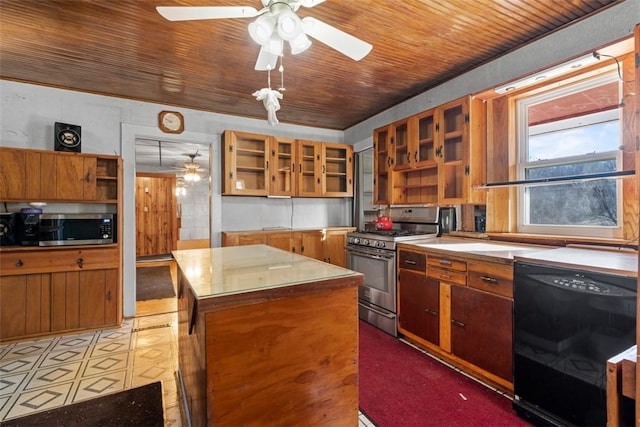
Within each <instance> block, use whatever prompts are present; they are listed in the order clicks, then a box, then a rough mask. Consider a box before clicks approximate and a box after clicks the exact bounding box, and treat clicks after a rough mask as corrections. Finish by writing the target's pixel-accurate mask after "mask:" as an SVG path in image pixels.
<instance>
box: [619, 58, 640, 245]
mask: <svg viewBox="0 0 640 427" xmlns="http://www.w3.org/2000/svg"><path fill="white" fill-rule="evenodd" d="M619 60H620V61H621V62H622V70H623V75H622V77H623V83H622V100H621V102H622V103H623V104H624V106H623V107H622V109H621V112H622V117H621V119H622V123H623V127H622V145H623V147H624V150H623V155H622V167H623V169H624V170H634V169H635V170H636V172H637V171H638V166H637V165H636V151H637V149H638V147H636V142H637V140H636V138H637V137H638V135H639V134H638V131H637V130H636V129H637V126H639V124H638V123H637V122H638V115H639V114H640V112H638V111H637V106H636V102H633V100H634V95H632V94H633V93H637V90H635V89H634V81H635V78H636V70H635V55H634V53H633V52H630V53H629V54H627V55H625V56H624V57H623V58H619ZM621 185H622V193H623V200H624V201H625V203H624V206H623V213H622V214H623V232H624V236H623V238H624V239H625V240H633V239H634V238H637V237H638V230H639V228H638V227H639V226H638V221H637V218H638V214H639V209H640V208H639V206H638V205H639V203H638V186H637V183H636V180H634V179H623V180H622V181H621Z"/></svg>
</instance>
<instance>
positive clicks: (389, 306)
mask: <svg viewBox="0 0 640 427" xmlns="http://www.w3.org/2000/svg"><path fill="white" fill-rule="evenodd" d="M388 216H389V218H390V219H391V221H392V222H393V227H392V229H391V230H376V229H374V228H371V229H369V228H367V229H365V230H360V231H355V232H352V233H349V234H347V245H346V250H347V267H348V268H349V269H351V270H354V271H357V272H359V273H362V274H364V285H363V286H361V287H360V288H359V290H358V315H359V317H360V319H362V320H364V321H366V322H368V323H370V324H372V325H374V326H376V327H377V328H379V329H381V330H383V331H385V332H387V333H389V334H391V335H393V336H397V335H398V328H397V322H396V314H397V308H396V307H397V305H396V301H397V294H396V293H397V287H396V244H397V243H399V242H410V241H417V240H424V239H428V238H433V237H436V236H438V234H439V232H440V228H439V225H438V220H439V209H438V208H437V207H424V206H419V207H416V206H406V207H402V206H394V207H391V208H390V209H389V213H388Z"/></svg>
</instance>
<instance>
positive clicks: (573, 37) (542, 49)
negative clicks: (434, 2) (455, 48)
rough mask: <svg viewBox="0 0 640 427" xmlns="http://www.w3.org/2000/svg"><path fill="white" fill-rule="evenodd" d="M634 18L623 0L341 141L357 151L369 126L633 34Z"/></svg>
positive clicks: (637, 11) (638, 13)
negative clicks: (351, 145)
mask: <svg viewBox="0 0 640 427" xmlns="http://www.w3.org/2000/svg"><path fill="white" fill-rule="evenodd" d="M638 23H640V0H626V1H624V2H622V3H620V4H617V5H615V6H613V7H610V8H609V9H606V10H604V11H602V12H600V13H598V14H596V15H594V16H593V17H591V18H589V19H585V20H582V21H578V22H576V23H574V24H572V25H570V26H568V27H567V28H565V29H563V30H561V31H557V32H555V33H553V34H551V35H549V36H546V37H543V38H541V39H539V40H537V41H535V42H533V43H530V44H528V45H527V46H525V47H523V48H520V49H518V50H515V51H513V52H511V53H509V54H506V55H504V56H502V57H500V58H498V59H496V60H494V61H491V62H489V63H487V64H485V65H483V66H481V67H478V68H476V69H474V70H472V71H469V72H468V73H465V74H463V75H461V76H459V77H457V78H455V79H453V80H451V81H449V82H447V83H445V84H443V85H440V86H437V87H435V88H433V89H431V90H428V91H426V92H424V93H421V94H420V95H418V96H416V97H414V98H411V99H409V100H407V101H405V102H403V103H401V104H398V105H396V106H395V107H393V108H390V109H388V110H385V111H383V112H381V113H380V114H377V115H375V116H373V117H371V118H369V119H367V120H365V121H363V122H361V123H358V124H357V125H355V126H352V127H351V128H349V129H347V130H346V131H345V142H347V143H348V144H353V145H354V150H356V151H360V150H361V149H362V148H365V147H366V146H367V143H369V146H370V145H371V144H370V142H371V140H372V139H371V138H372V135H373V130H374V129H376V128H378V127H380V126H384V125H386V124H388V123H393V122H395V121H396V120H400V119H403V118H405V117H409V116H411V115H413V114H417V113H420V112H422V111H426V110H429V109H430V108H433V107H437V106H438V105H441V104H444V103H446V102H448V101H451V100H454V99H458V98H460V97H462V96H465V95H468V94H474V93H478V92H482V91H484V90H487V89H490V88H493V87H496V86H499V85H501V84H503V83H506V82H508V81H512V80H515V79H517V78H519V77H522V76H524V75H527V74H531V73H533V72H535V71H539V70H542V69H545V68H548V67H549V66H551V65H555V64H557V63H560V62H564V61H565V60H567V59H569V58H572V57H577V56H581V55H582V54H586V53H589V52H592V51H593V50H595V49H597V48H600V47H602V46H604V45H607V44H610V43H612V42H615V41H618V40H620V39H623V38H627V37H629V36H633V29H634V27H635V26H636V25H637V24H638ZM470 37H471V35H470ZM374 49H375V46H374ZM445 54H446V53H445ZM434 60H436V61H437V60H438V58H434Z"/></svg>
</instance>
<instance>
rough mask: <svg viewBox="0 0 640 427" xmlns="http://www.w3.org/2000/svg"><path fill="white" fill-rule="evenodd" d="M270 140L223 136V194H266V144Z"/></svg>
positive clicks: (236, 134)
mask: <svg viewBox="0 0 640 427" xmlns="http://www.w3.org/2000/svg"><path fill="white" fill-rule="evenodd" d="M270 140H271V137H269V136H266V135H256V134H251V133H246V132H236V131H225V133H224V151H223V156H224V162H223V168H224V170H223V174H224V178H225V179H224V183H225V185H224V190H223V191H224V192H223V195H228V194H236V195H252V196H266V195H268V194H269V180H270V177H269V171H268V162H269V154H270V153H269V144H270Z"/></svg>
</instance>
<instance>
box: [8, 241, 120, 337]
mask: <svg viewBox="0 0 640 427" xmlns="http://www.w3.org/2000/svg"><path fill="white" fill-rule="evenodd" d="M1 255H2V257H1V258H0V260H1V261H2V262H0V268H1V270H0V320H1V324H0V340H13V339H22V338H32V337H37V336H43V335H49V334H55V333H60V332H71V331H79V330H84V329H95V328H101V327H106V326H116V325H118V324H119V323H120V322H121V321H122V314H121V313H122V305H121V302H120V301H121V291H120V289H121V283H120V270H119V269H118V268H113V266H114V265H119V263H118V259H119V249H118V248H116V247H113V248H109V249H101V248H83V249H60V250H39V249H34V250H16V251H11V252H7V253H5V252H3V253H2V254H1Z"/></svg>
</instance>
